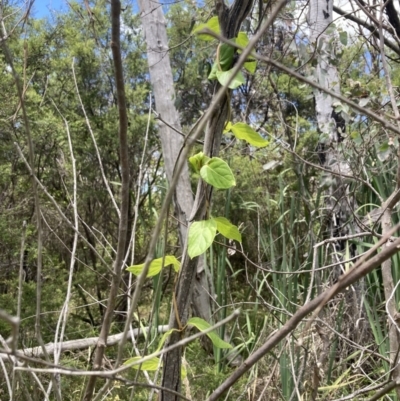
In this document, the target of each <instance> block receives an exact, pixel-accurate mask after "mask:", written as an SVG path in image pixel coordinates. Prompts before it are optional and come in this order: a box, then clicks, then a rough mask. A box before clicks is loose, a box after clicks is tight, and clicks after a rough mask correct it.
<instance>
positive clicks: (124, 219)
mask: <svg viewBox="0 0 400 401" xmlns="http://www.w3.org/2000/svg"><path fill="white" fill-rule="evenodd" d="M120 14H121V2H120V1H119V0H112V1H111V24H112V27H111V50H112V55H113V61H114V74H115V82H116V89H117V101H118V113H119V156H120V165H121V178H122V179H121V216H120V220H119V228H118V247H117V254H116V257H115V261H114V271H113V276H112V281H111V288H110V293H109V296H108V303H107V309H106V312H105V315H104V321H103V324H102V326H101V331H100V336H99V340H98V342H97V348H96V353H95V356H94V361H93V369H95V370H99V369H100V368H101V366H102V363H103V356H104V352H105V348H106V346H107V338H108V334H109V331H110V328H111V322H112V318H113V315H114V308H115V303H116V299H117V295H118V290H119V285H120V281H121V272H122V264H123V260H124V256H125V248H126V242H127V235H128V212H129V154H128V135H127V133H128V116H127V110H126V99H125V84H124V75H123V67H122V56H121V43H120V28H121V27H120ZM95 383H96V377H95V376H93V377H91V378H90V379H89V381H88V384H87V386H86V390H85V395H84V400H85V401H89V400H91V399H92V396H93V391H94V387H95Z"/></svg>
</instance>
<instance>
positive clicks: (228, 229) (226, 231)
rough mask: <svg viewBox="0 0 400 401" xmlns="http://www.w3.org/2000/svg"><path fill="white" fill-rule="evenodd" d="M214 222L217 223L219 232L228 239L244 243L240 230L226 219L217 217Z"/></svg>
mask: <svg viewBox="0 0 400 401" xmlns="http://www.w3.org/2000/svg"><path fill="white" fill-rule="evenodd" d="M214 220H215V221H216V222H217V230H218V231H219V232H220V233H221V234H222V235H223V236H224V237H225V238H228V239H234V240H236V241H238V242H242V235H241V234H240V231H239V229H238V228H237V227H236V226H235V225H234V224H232V223H231V222H230V221H229V220H228V219H226V218H225V217H215V218H214Z"/></svg>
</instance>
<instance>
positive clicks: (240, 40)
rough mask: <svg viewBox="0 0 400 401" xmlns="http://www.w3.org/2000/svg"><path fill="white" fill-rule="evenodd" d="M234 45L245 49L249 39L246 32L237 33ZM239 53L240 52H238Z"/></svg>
mask: <svg viewBox="0 0 400 401" xmlns="http://www.w3.org/2000/svg"><path fill="white" fill-rule="evenodd" d="M235 42H236V44H238V45H239V46H242V47H246V46H247V45H248V44H249V38H248V36H247V34H246V32H239V35H238V36H237V38H236V39H235ZM238 51H240V50H238Z"/></svg>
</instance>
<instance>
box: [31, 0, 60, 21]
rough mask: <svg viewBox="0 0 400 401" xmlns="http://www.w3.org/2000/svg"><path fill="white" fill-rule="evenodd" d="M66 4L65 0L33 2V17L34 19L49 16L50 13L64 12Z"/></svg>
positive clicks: (39, 0) (38, 0) (36, 0)
mask: <svg viewBox="0 0 400 401" xmlns="http://www.w3.org/2000/svg"><path fill="white" fill-rule="evenodd" d="M67 8H68V4H67V2H66V1H65V0H35V2H34V4H33V15H34V17H36V18H44V17H47V16H50V15H51V14H52V12H57V11H66V10H67Z"/></svg>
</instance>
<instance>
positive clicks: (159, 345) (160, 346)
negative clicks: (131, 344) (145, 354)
mask: <svg viewBox="0 0 400 401" xmlns="http://www.w3.org/2000/svg"><path fill="white" fill-rule="evenodd" d="M174 331H179V330H178V329H169V330H168V331H167V332H165V333H164V334H163V336H162V337H161V340H160V342H159V343H158V347H157V349H156V350H155V352H158V351H161V348H162V347H163V345H164V343H165V341H166V339H167V338H168V336H169V335H170V334H172V333H173V332H174Z"/></svg>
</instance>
